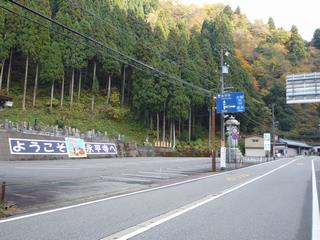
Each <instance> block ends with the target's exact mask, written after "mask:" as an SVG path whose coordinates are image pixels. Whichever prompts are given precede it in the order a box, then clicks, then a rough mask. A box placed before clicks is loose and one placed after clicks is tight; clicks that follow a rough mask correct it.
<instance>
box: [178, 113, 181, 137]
mask: <svg viewBox="0 0 320 240" xmlns="http://www.w3.org/2000/svg"><path fill="white" fill-rule="evenodd" d="M178 131H179V139H180V138H181V118H179V126H178Z"/></svg>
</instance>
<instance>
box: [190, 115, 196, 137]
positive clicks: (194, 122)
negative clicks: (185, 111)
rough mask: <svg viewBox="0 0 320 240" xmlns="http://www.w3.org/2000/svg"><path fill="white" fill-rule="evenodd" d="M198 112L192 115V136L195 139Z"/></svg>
mask: <svg viewBox="0 0 320 240" xmlns="http://www.w3.org/2000/svg"><path fill="white" fill-rule="evenodd" d="M195 112H196V111H195V110H193V114H192V133H191V136H192V137H194V133H195V130H196V113H195Z"/></svg>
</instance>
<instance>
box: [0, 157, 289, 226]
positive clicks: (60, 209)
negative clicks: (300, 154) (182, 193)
mask: <svg viewBox="0 0 320 240" xmlns="http://www.w3.org/2000/svg"><path fill="white" fill-rule="evenodd" d="M293 161H294V160H293ZM273 162H274V161H271V162H265V163H261V164H257V165H252V166H249V167H246V168H245V169H249V168H254V167H259V166H262V165H265V164H269V163H273ZM239 170H241V169H235V170H231V171H227V172H223V173H218V174H214V175H208V176H203V177H199V178H193V179H189V180H185V181H181V182H176V183H172V184H168V185H163V186H159V187H155V188H149V189H144V190H140V191H136V192H131V193H126V194H122V195H117V196H113V197H107V198H102V199H98V200H93V201H89V202H84V203H80V204H75V205H70V206H66V207H61V208H55V209H51V210H46V211H42V212H37V213H31V214H26V215H22V216H18V217H11V218H6V219H3V220H0V224H1V223H6V222H12V221H17V220H21V219H25V218H30V217H35V216H40V215H45V214H50V213H54V212H60V211H64V210H68V209H72V208H77V207H82V206H86V205H91V204H95V203H99V202H105V201H109V200H113V199H118V198H124V197H129V196H133V195H137V194H141V193H147V192H152V191H156V190H160V189H165V188H170V187H174V186H179V185H183V184H186V183H191V182H197V181H200V180H203V179H207V178H212V177H216V176H221V175H225V174H230V173H232V172H234V171H239Z"/></svg>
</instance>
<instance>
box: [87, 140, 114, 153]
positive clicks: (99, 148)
mask: <svg viewBox="0 0 320 240" xmlns="http://www.w3.org/2000/svg"><path fill="white" fill-rule="evenodd" d="M86 151H87V154H117V146H116V144H114V143H92V142H87V143H86Z"/></svg>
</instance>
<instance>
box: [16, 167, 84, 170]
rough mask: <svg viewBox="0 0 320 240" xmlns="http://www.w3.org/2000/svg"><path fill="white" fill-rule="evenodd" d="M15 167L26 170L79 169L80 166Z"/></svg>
mask: <svg viewBox="0 0 320 240" xmlns="http://www.w3.org/2000/svg"><path fill="white" fill-rule="evenodd" d="M15 169H28V170H80V169H81V168H67V167H15Z"/></svg>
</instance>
